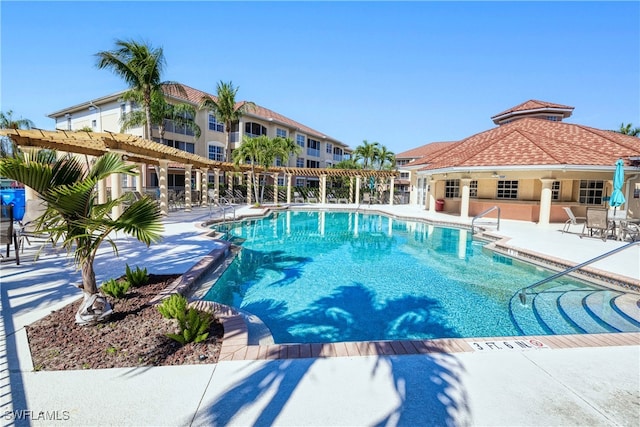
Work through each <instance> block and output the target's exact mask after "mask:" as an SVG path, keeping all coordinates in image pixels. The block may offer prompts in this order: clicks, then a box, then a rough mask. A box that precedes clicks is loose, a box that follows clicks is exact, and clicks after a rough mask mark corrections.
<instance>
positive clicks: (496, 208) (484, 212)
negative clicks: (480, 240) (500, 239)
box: [471, 206, 500, 234]
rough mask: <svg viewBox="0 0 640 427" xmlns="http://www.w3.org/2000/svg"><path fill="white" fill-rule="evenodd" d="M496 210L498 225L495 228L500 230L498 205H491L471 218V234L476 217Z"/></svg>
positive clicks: (473, 230) (478, 217)
mask: <svg viewBox="0 0 640 427" xmlns="http://www.w3.org/2000/svg"><path fill="white" fill-rule="evenodd" d="M495 210H497V211H498V226H497V228H496V230H498V231H500V206H493V207H491V208H489V209H487V210H485V211H483V212H480V213H479V214H478V215H476V216H474V217H473V219H472V220H471V234H474V232H475V226H474V225H473V224H474V223H475V222H476V219H480V218H482V217H483V216H485V215H487V214H489V213H491V212H493V211H495Z"/></svg>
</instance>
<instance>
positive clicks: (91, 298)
mask: <svg viewBox="0 0 640 427" xmlns="http://www.w3.org/2000/svg"><path fill="white" fill-rule="evenodd" d="M82 293H83V294H84V298H83V301H82V304H81V305H80V308H78V311H77V312H76V323H77V324H78V325H94V324H96V323H98V322H101V321H103V320H106V319H108V318H109V316H111V312H112V309H111V304H109V301H107V299H106V298H105V297H104V295H102V294H101V293H100V292H99V291H98V285H97V283H96V273H95V271H94V269H93V262H92V261H85V263H84V264H82Z"/></svg>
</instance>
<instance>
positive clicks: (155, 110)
mask: <svg viewBox="0 0 640 427" xmlns="http://www.w3.org/2000/svg"><path fill="white" fill-rule="evenodd" d="M123 99H125V100H133V101H138V100H139V93H136V92H127V93H126V94H125V95H123ZM195 116H196V109H195V107H193V106H192V105H189V104H185V103H179V104H170V103H168V102H167V101H166V99H165V97H164V95H163V93H162V92H158V91H154V92H153V93H152V94H151V125H152V126H158V132H159V134H160V143H161V144H164V134H165V132H166V126H165V120H171V121H173V123H174V124H176V125H177V126H183V127H186V128H187V129H190V130H191V131H193V135H194V138H195V139H198V138H200V135H201V134H202V130H201V129H200V126H198V124H197V123H196V121H195V119H194V118H195ZM120 124H121V132H124V131H126V130H127V129H131V128H135V127H139V126H146V124H147V115H146V113H144V112H142V111H139V110H138V111H131V112H130V113H126V114H125V115H124V116H122V119H121V121H120Z"/></svg>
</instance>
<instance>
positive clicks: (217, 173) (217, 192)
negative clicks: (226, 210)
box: [213, 169, 220, 203]
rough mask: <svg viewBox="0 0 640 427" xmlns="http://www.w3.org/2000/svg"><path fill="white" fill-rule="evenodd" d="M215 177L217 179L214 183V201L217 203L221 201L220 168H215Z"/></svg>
mask: <svg viewBox="0 0 640 427" xmlns="http://www.w3.org/2000/svg"><path fill="white" fill-rule="evenodd" d="M213 179H214V181H215V182H214V184H213V201H214V202H215V203H219V202H220V169H214V170H213Z"/></svg>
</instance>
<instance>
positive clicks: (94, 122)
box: [91, 119, 98, 129]
mask: <svg viewBox="0 0 640 427" xmlns="http://www.w3.org/2000/svg"><path fill="white" fill-rule="evenodd" d="M91 127H92V128H94V129H95V128H97V127H98V121H97V120H95V119H93V120H91Z"/></svg>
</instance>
